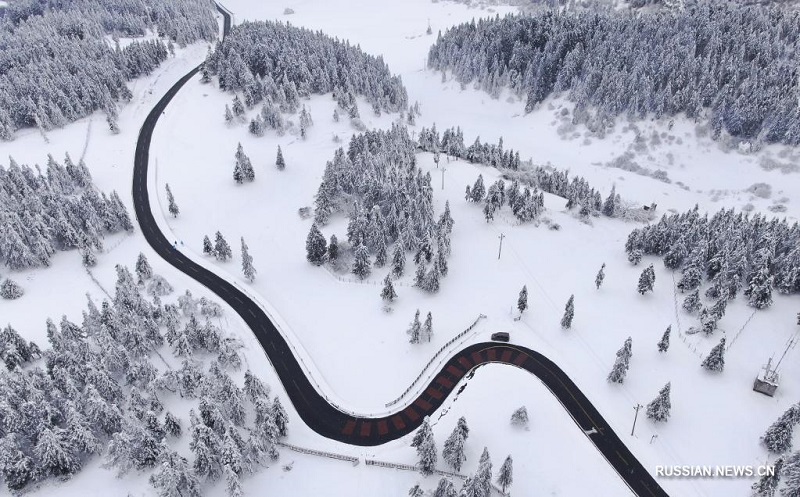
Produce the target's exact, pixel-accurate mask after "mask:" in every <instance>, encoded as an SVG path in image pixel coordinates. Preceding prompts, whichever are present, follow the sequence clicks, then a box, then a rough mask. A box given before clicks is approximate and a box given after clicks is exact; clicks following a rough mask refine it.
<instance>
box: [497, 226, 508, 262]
mask: <svg viewBox="0 0 800 497" xmlns="http://www.w3.org/2000/svg"><path fill="white" fill-rule="evenodd" d="M505 237H506V235H504V234H503V233H500V236H498V237H497V238H499V239H500V249H499V250H498V251H497V260H498V261H499V260H500V254H502V253H503V238H505Z"/></svg>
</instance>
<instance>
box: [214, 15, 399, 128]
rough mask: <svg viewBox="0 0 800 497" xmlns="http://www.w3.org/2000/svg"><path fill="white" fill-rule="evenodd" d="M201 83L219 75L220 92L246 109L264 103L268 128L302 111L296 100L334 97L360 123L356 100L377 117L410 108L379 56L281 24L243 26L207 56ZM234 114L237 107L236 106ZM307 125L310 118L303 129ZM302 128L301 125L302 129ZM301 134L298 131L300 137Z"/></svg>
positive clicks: (240, 108)
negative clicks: (235, 97) (235, 94)
mask: <svg viewBox="0 0 800 497" xmlns="http://www.w3.org/2000/svg"><path fill="white" fill-rule="evenodd" d="M203 71H204V78H205V79H206V80H209V79H210V75H216V76H218V80H219V87H220V88H221V89H223V90H227V91H231V92H241V94H242V98H243V102H244V105H242V102H241V101H239V104H238V110H241V112H242V113H243V111H244V107H252V106H254V105H256V104H258V103H260V102H262V101H264V108H263V109H262V110H263V112H262V116H260V118H259V119H261V120H262V122H263V123H264V124H265V125H266V126H268V127H271V128H274V129H279V128H281V127H282V126H283V124H282V117H281V112H284V113H287V112H288V113H294V112H297V111H298V110H300V106H301V104H300V99H301V98H307V97H309V96H310V95H312V94H320V95H321V94H325V93H330V92H333V97H334V98H335V99H336V101H337V102H338V103H339V106H340V107H342V108H343V109H346V110H347V112H348V113H349V115H350V116H351V117H352V118H358V116H359V114H358V107H357V105H356V100H355V97H356V96H357V95H360V96H363V97H364V98H366V100H367V101H368V102H369V103H370V104H372V105H373V108H374V109H376V111H377V112H380V111H387V112H398V111H401V110H404V109H405V108H406V107H407V106H408V96H407V94H406V89H405V87H404V86H403V83H402V81H401V79H400V77H398V76H392V74H391V72H389V67H388V66H387V65H386V63H385V62H384V61H383V58H381V57H373V56H372V55H368V54H366V53H364V52H363V51H362V50H361V49H360V48H359V47H357V46H352V45H350V44H349V43H348V42H347V41H340V40H338V39H335V38H331V37H329V36H327V35H324V34H322V33H321V32H319V31H312V30H309V29H305V28H297V27H294V26H291V25H289V24H283V23H280V22H272V21H264V22H244V23H242V24H239V25H237V26H235V27H234V28H233V29H232V30H231V32H230V34H229V35H228V36H227V37H226V38H225V40H223V41H221V42H219V43H218V44H217V46H216V48H215V50H214V51H213V52H210V53H209V54H208V57H207V58H206V61H205V64H204V67H203ZM233 114H234V115H241V114H238V113H237V103H236V100H235V101H234V109H233ZM310 124H311V120H310V118H309V119H308V120H307V121H306V127H307V126H309V125H310ZM302 127H303V123H302V122H301V128H302ZM302 133H303V130H302V129H301V134H302Z"/></svg>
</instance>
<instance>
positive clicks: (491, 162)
mask: <svg viewBox="0 0 800 497" xmlns="http://www.w3.org/2000/svg"><path fill="white" fill-rule="evenodd" d="M417 143H418V146H419V148H420V149H421V150H424V151H426V152H431V153H433V154H437V153H445V154H447V155H448V156H451V157H457V158H459V159H463V160H466V161H469V162H472V163H473V164H486V165H487V166H492V167H496V168H502V169H512V170H515V171H516V170H517V169H519V165H520V160H519V152H516V151H514V150H513V149H507V150H504V149H503V137H500V140H499V142H498V143H497V145H493V144H491V143H488V142H487V143H481V139H480V137H477V138H475V142H474V143H473V144H472V145H470V146H469V147H465V146H464V133H463V132H462V131H461V127H457V128H450V129H446V130H445V131H444V133H442V135H441V136H439V132H438V131H437V130H436V124H434V125H433V126H432V127H431V128H430V129H428V128H425V127H423V128H422V129H421V130H420V131H419V138H418V139H417Z"/></svg>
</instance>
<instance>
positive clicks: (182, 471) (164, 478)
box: [150, 441, 202, 497]
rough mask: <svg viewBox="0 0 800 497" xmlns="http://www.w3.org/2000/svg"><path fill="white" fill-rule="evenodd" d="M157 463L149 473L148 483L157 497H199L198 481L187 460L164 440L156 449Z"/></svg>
mask: <svg viewBox="0 0 800 497" xmlns="http://www.w3.org/2000/svg"><path fill="white" fill-rule="evenodd" d="M158 453H159V456H158V465H157V469H156V471H155V472H153V474H152V475H150V484H151V485H152V486H153V488H155V489H156V491H157V492H158V495H159V497H176V496H181V497H200V496H201V495H202V494H201V492H200V488H201V487H200V482H199V481H198V480H197V477H196V476H195V475H194V473H193V472H192V470H191V468H190V467H189V461H187V460H186V458H185V457H181V456H180V455H179V454H178V453H177V452H175V451H173V450H171V449H170V448H169V446H168V445H167V444H166V442H165V441H162V442H161V445H160V447H159V450H158Z"/></svg>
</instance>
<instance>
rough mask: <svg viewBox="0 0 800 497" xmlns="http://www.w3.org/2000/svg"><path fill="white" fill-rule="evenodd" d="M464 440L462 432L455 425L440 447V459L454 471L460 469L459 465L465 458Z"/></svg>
mask: <svg viewBox="0 0 800 497" xmlns="http://www.w3.org/2000/svg"><path fill="white" fill-rule="evenodd" d="M464 441H465V440H464V433H463V432H462V431H461V430H460V429H459V427H458V426H456V427H455V428H454V429H453V433H451V434H450V436H449V437H447V440H445V442H444V447H443V448H442V459H444V461H445V462H446V463H447V464H449V465H450V467H452V468H453V470H454V471H456V472H459V471H461V465H462V464H463V463H464V461H466V459H467V456H465V455H464Z"/></svg>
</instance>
